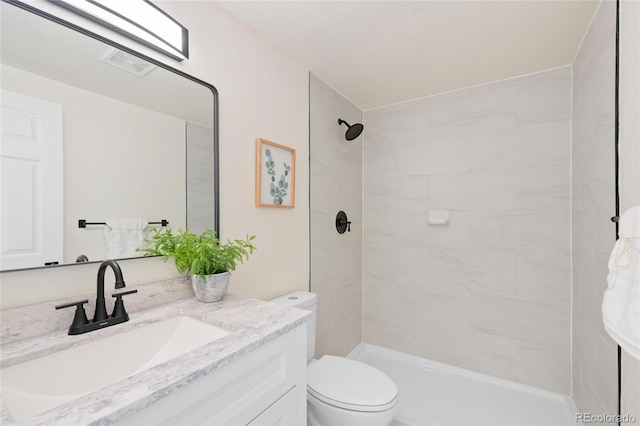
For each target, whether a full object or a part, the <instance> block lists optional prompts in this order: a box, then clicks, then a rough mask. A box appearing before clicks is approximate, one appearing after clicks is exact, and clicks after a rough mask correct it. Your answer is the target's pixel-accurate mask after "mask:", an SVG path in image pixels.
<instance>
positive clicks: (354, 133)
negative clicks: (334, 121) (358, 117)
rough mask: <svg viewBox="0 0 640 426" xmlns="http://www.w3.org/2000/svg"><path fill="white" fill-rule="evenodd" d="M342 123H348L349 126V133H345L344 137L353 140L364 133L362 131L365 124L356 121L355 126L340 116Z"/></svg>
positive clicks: (339, 121)
mask: <svg viewBox="0 0 640 426" xmlns="http://www.w3.org/2000/svg"><path fill="white" fill-rule="evenodd" d="M342 124H346V125H347V127H348V129H347V133H345V135H344V137H345V138H347V140H348V141H352V140H354V139H355V138H357V137H358V136H360V133H362V131H363V130H364V126H363V125H362V124H360V123H356V124H354V125H353V126H350V125H349V123H347V122H346V121H344V120H343V119H341V118H339V119H338V125H342Z"/></svg>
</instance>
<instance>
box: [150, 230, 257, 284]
mask: <svg viewBox="0 0 640 426" xmlns="http://www.w3.org/2000/svg"><path fill="white" fill-rule="evenodd" d="M154 232H155V234H154V235H153V237H152V238H151V240H150V241H149V242H150V243H151V246H150V247H148V248H145V249H140V251H143V252H144V253H145V256H158V255H159V256H162V257H163V258H164V260H165V261H166V260H167V259H169V258H171V257H172V258H173V259H174V260H175V264H176V268H177V269H178V272H180V273H181V274H184V273H186V272H190V273H191V274H193V275H213V274H219V273H222V272H228V271H235V269H236V265H237V264H238V263H244V261H245V260H249V255H251V254H252V253H253V251H254V250H255V249H256V248H255V247H254V246H253V244H252V241H253V240H254V239H255V237H256V236H255V235H251V236H250V235H248V234H247V236H246V238H245V239H244V240H233V241H231V240H227V243H226V244H220V240H218V237H217V236H216V233H215V231H213V230H212V229H206V230H205V231H203V232H202V234H200V235H197V234H194V233H192V232H191V231H189V230H188V229H184V230H183V229H179V230H178V231H177V233H176V234H174V233H173V232H172V231H171V229H166V230H162V231H159V230H157V229H155V230H154Z"/></svg>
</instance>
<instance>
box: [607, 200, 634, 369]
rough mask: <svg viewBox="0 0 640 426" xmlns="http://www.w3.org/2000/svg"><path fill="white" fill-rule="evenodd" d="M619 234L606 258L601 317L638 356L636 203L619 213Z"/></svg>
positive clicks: (610, 332)
mask: <svg viewBox="0 0 640 426" xmlns="http://www.w3.org/2000/svg"><path fill="white" fill-rule="evenodd" d="M619 236H620V238H619V239H618V241H616V243H615V245H614V246H613V251H612V252H611V257H610V258H609V275H608V276H607V282H608V288H607V290H606V291H605V293H604V299H603V301H602V321H603V323H604V328H605V329H606V330H607V332H608V333H609V334H610V335H611V337H612V338H613V340H615V341H616V342H617V343H618V344H619V345H620V347H621V348H622V349H624V350H625V351H627V352H628V353H629V354H631V355H632V356H634V357H635V358H637V359H640V206H636V207H632V208H630V209H629V210H627V211H626V212H624V214H623V215H622V216H621V217H620V228H619Z"/></svg>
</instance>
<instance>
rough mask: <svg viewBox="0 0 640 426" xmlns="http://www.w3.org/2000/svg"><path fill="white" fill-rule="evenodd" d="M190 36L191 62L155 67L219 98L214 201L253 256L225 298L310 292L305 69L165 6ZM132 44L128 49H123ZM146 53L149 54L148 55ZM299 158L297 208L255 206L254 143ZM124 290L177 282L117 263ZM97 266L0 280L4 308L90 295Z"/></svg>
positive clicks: (148, 262) (180, 5)
mask: <svg viewBox="0 0 640 426" xmlns="http://www.w3.org/2000/svg"><path fill="white" fill-rule="evenodd" d="M158 4H159V6H160V7H161V8H162V9H164V10H165V11H166V12H167V13H169V14H170V15H172V16H173V17H175V19H177V20H178V21H180V22H181V23H182V24H183V25H184V26H185V27H187V28H188V29H189V35H190V41H191V43H190V51H191V56H190V59H188V60H185V61H183V62H181V63H178V62H175V61H172V60H171V59H164V58H162V57H161V56H160V55H157V54H155V53H151V54H150V55H151V56H154V57H158V58H159V59H161V60H162V61H164V62H166V63H168V64H170V65H172V66H174V67H176V68H179V69H181V70H183V71H185V72H186V73H189V74H192V75H194V76H195V77H197V78H200V79H202V80H204V81H207V82H209V83H211V84H213V85H215V86H216V88H217V89H218V91H219V92H220V155H221V159H220V187H221V193H220V200H221V220H220V221H221V234H222V237H223V238H236V237H243V236H244V235H245V234H246V233H251V234H255V235H257V239H256V241H255V244H256V246H257V247H258V251H257V252H256V253H255V254H254V256H253V257H252V258H251V259H250V261H249V262H248V263H246V264H245V265H241V266H240V267H239V268H238V270H237V271H236V272H235V273H234V274H233V277H232V281H231V287H230V291H231V292H233V293H236V294H240V295H244V296H251V297H258V298H271V297H275V296H278V295H281V294H284V293H286V292H289V291H294V290H303V289H307V288H308V285H309V207H308V206H309V197H308V190H307V187H306V185H305V182H308V179H309V166H308V161H306V160H305V159H307V158H308V157H309V149H308V137H309V136H308V132H309V129H308V117H309V112H308V111H309V101H308V71H307V69H306V68H305V67H304V66H302V65H301V64H300V63H298V62H296V61H294V60H292V59H291V58H289V57H287V56H286V55H284V54H283V53H281V52H280V51H278V50H276V49H274V48H273V47H271V46H270V45H268V44H267V43H265V42H263V41H262V40H261V39H260V37H259V36H258V35H256V34H255V33H254V32H252V31H251V30H249V29H247V28H246V27H245V26H244V25H242V24H240V23H239V22H237V21H236V20H235V19H234V18H232V17H231V16H229V15H228V14H227V13H226V12H224V11H223V10H222V9H221V8H219V7H218V6H217V5H215V4H214V3H212V2H204V1H194V2H191V1H189V2H183V1H162V2H159V3H158ZM126 43H127V44H129V45H131V44H132V42H128V41H127V42H126ZM140 50H141V51H142V50H144V51H145V52H147V53H149V52H148V51H147V50H145V49H140ZM258 137H261V138H265V139H269V140H272V141H274V142H277V143H280V144H283V145H286V146H289V147H292V148H295V149H296V151H297V153H296V154H297V159H298V161H297V164H296V181H297V182H299V185H298V186H297V189H296V207H295V208H294V209H286V210H285V209H267V208H256V207H255V206H254V199H255V196H254V176H255V139H256V138H258ZM122 266H123V270H124V271H123V272H124V274H125V279H127V283H128V286H134V285H135V284H138V283H145V282H150V281H154V280H158V279H168V278H172V277H175V276H177V273H176V272H175V269H174V268H173V267H172V266H171V265H163V264H162V262H161V261H160V260H158V259H145V260H137V261H127V262H123V264H122ZM96 269H97V267H96V266H95V265H82V266H72V267H67V268H57V269H56V270H55V271H49V270H47V271H43V270H37V271H26V272H9V273H2V274H1V276H0V278H1V280H2V285H1V292H2V293H1V296H2V301H1V303H2V307H3V308H6V307H10V306H17V305H24V304H29V303H35V302H38V301H43V300H51V299H52V298H62V297H67V296H72V295H75V294H84V293H90V292H91V291H93V290H94V287H95V273H96Z"/></svg>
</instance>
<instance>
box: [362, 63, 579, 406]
mask: <svg viewBox="0 0 640 426" xmlns="http://www.w3.org/2000/svg"><path fill="white" fill-rule="evenodd" d="M364 117H365V123H364V124H365V143H364V177H363V182H364V232H363V233H364V300H365V302H364V320H363V323H364V340H365V341H366V342H370V343H373V344H378V345H381V346H385V347H389V348H393V349H397V350H401V351H403V352H408V353H411V354H415V355H418V356H424V357H427V358H430V359H434V360H437V361H440V362H445V363H448V364H451V365H455V366H459V367H463V368H468V369H471V370H475V371H479V372H482V373H486V374H491V375H494V376H498V377H502V378H506V379H509V380H514V381H517V382H520V383H526V384H529V385H533V386H537V387H540V388H544V389H549V390H552V391H556V392H561V393H565V394H569V393H570V384H571V381H570V370H571V369H570V366H569V361H570V345H569V336H570V323H569V320H570V301H569V300H570V291H571V289H570V265H571V264H570V240H569V143H570V121H571V69H570V68H569V67H564V68H560V69H556V70H550V71H545V72H541V73H537V74H532V75H529V76H524V77H518V78H513V79H510V80H505V81H499V82H494V83H490V84H486V85H482V86H478V87H472V88H465V89H461V90H458V91H454V92H450V93H444V94H441V95H436V96H431V97H427V98H423V99H419V100H415V101H410V102H405V103H401V104H397V105H392V106H389V107H385V108H380V109H376V110H372V111H365V114H364ZM430 210H448V211H450V214H451V218H450V223H449V224H448V225H429V224H428V223H427V214H428V212H429V211H430Z"/></svg>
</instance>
